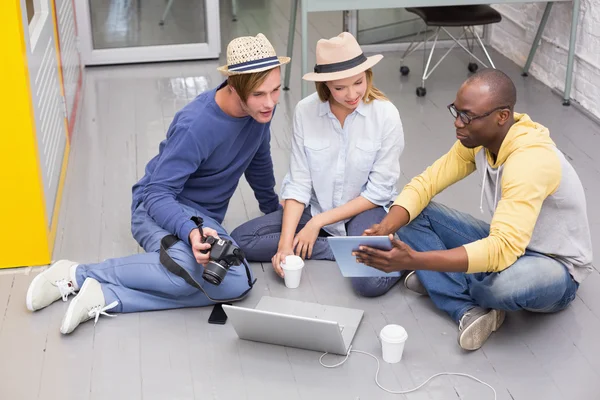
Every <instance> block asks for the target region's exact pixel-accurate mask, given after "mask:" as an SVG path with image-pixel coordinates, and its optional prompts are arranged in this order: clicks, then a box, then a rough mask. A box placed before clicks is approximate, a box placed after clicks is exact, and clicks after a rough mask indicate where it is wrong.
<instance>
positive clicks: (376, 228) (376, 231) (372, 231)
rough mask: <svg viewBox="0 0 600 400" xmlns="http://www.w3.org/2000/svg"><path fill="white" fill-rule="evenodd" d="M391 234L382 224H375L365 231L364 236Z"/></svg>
mask: <svg viewBox="0 0 600 400" xmlns="http://www.w3.org/2000/svg"><path fill="white" fill-rule="evenodd" d="M389 234H390V232H387V230H386V229H385V228H384V227H383V225H381V224H375V225H373V226H371V227H370V228H367V229H365V231H364V232H363V236H386V235H389Z"/></svg>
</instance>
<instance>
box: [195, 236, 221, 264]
mask: <svg viewBox="0 0 600 400" xmlns="http://www.w3.org/2000/svg"><path fill="white" fill-rule="evenodd" d="M202 231H203V232H204V236H214V237H216V238H217V239H218V238H219V234H218V233H217V231H215V230H214V229H212V228H205V227H203V228H202ZM190 245H191V246H192V251H193V253H194V258H195V259H196V262H197V263H198V264H202V265H206V264H207V263H208V260H209V256H210V252H207V253H206V254H204V253H201V251H205V250H209V249H210V244H208V243H202V236H201V235H200V230H199V229H198V228H196V229H193V230H192V231H191V232H190Z"/></svg>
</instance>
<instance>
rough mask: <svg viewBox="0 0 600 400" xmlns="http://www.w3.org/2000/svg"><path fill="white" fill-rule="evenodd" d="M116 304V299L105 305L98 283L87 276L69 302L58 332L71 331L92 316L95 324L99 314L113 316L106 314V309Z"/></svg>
mask: <svg viewBox="0 0 600 400" xmlns="http://www.w3.org/2000/svg"><path fill="white" fill-rule="evenodd" d="M117 304H119V303H118V302H117V301H113V302H112V303H110V304H109V305H106V303H105V300H104V294H103V293H102V287H101V286H100V283H99V282H98V281H97V280H95V279H92V278H87V279H86V280H85V282H83V285H82V286H81V290H80V291H79V293H78V294H77V296H75V298H74V299H73V300H72V301H71V304H69V308H67V312H66V313H65V316H64V317H63V320H62V324H61V325H60V332H61V333H64V334H67V333H71V332H73V331H74V330H75V328H77V327H78V326H79V324H81V323H82V322H85V321H88V320H90V319H92V318H94V325H96V322H98V318H100V314H103V315H106V316H108V317H114V315H110V314H107V313H106V310H110V309H111V308H114V307H116V306H117Z"/></svg>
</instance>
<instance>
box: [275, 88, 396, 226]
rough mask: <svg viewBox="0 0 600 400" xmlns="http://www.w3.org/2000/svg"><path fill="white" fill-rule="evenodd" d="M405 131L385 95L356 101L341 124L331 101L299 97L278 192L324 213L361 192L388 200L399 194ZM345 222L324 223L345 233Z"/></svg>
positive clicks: (386, 202) (382, 202) (372, 198)
mask: <svg viewBox="0 0 600 400" xmlns="http://www.w3.org/2000/svg"><path fill="white" fill-rule="evenodd" d="M403 150H404V131H403V129H402V122H401V120H400V114H399V112H398V109H397V108H396V107H395V106H394V105H393V104H392V103H391V102H389V101H382V100H373V101H372V102H370V103H369V104H365V103H364V102H362V100H361V102H360V104H359V106H358V107H357V108H356V110H354V111H353V112H352V113H351V114H350V115H348V116H347V117H346V120H345V121H344V127H343V128H342V126H341V124H340V122H339V121H338V119H337V118H336V117H335V116H334V115H333V113H332V112H331V108H330V107H329V102H325V103H323V102H321V100H320V99H319V97H318V95H317V94H316V93H313V94H312V95H310V96H308V97H306V98H304V99H302V100H301V101H300V102H299V103H298V105H297V106H296V110H295V112H294V126H293V137H292V154H291V159H290V169H289V171H288V173H287V175H286V176H285V178H284V180H283V182H282V185H281V198H282V199H294V200H296V201H299V202H301V203H304V204H305V205H306V206H309V205H310V207H311V212H312V215H313V216H315V215H317V214H320V213H323V212H325V211H328V210H331V209H333V208H336V207H339V206H341V205H344V204H345V203H347V202H349V201H351V200H353V199H355V198H357V197H358V196H362V197H364V198H365V199H367V200H369V201H370V202H372V203H374V204H376V205H378V206H388V205H389V204H390V203H391V202H393V201H394V200H395V198H396V196H397V195H398V191H397V188H396V185H397V182H398V179H399V177H400V155H401V154H402V151H403ZM346 222H348V220H345V221H339V222H336V223H333V224H331V225H328V226H325V227H323V229H324V230H325V231H326V232H328V233H330V234H331V235H334V236H346V225H345V224H346Z"/></svg>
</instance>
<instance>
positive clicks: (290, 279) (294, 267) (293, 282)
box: [281, 256, 304, 289]
mask: <svg viewBox="0 0 600 400" xmlns="http://www.w3.org/2000/svg"><path fill="white" fill-rule="evenodd" d="M303 267H304V260H302V258H301V257H298V256H286V257H285V261H284V262H282V263H281V269H283V280H284V281H285V286H287V287H288V288H290V289H295V288H297V287H298V286H300V278H301V277H302V268H303Z"/></svg>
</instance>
